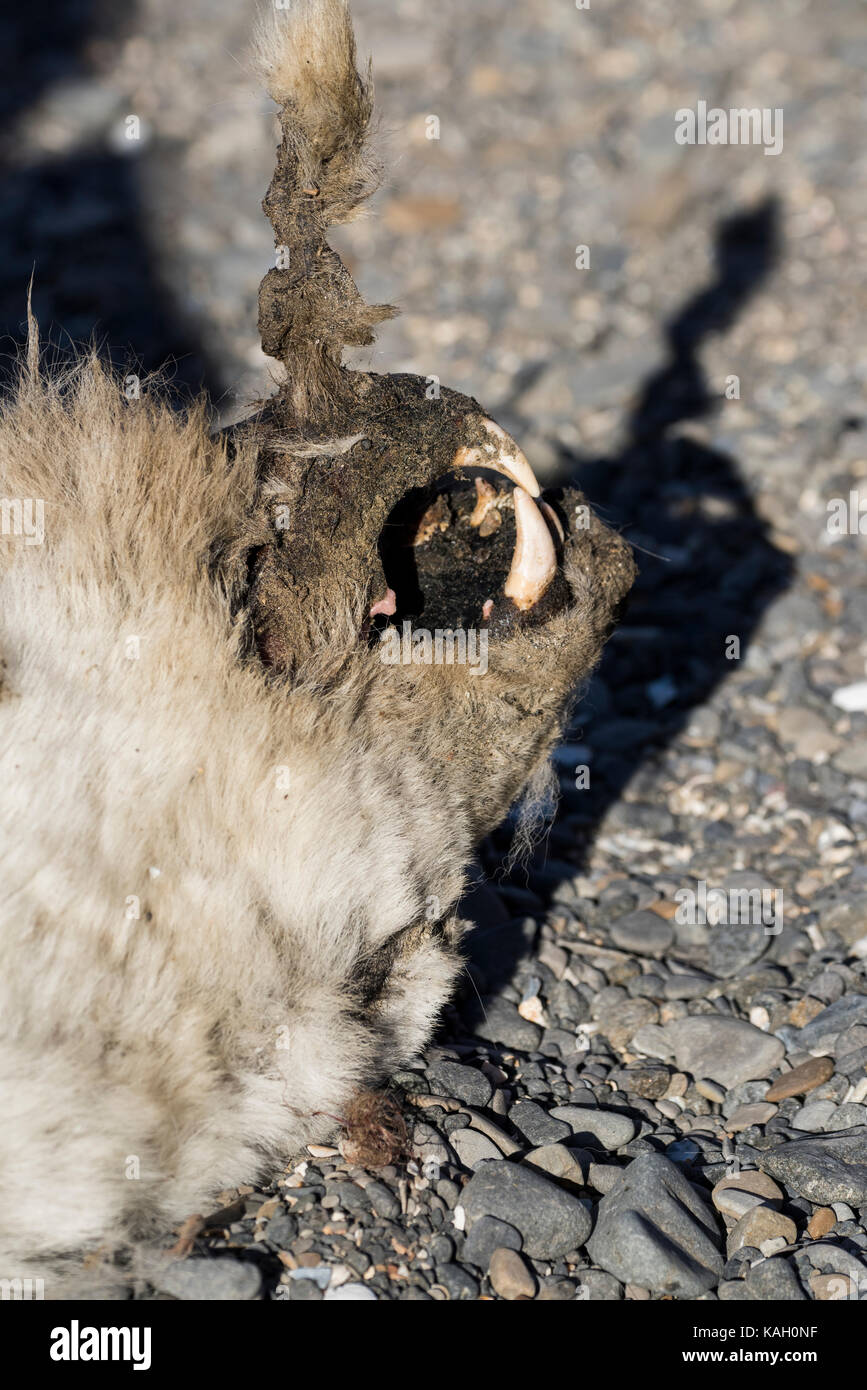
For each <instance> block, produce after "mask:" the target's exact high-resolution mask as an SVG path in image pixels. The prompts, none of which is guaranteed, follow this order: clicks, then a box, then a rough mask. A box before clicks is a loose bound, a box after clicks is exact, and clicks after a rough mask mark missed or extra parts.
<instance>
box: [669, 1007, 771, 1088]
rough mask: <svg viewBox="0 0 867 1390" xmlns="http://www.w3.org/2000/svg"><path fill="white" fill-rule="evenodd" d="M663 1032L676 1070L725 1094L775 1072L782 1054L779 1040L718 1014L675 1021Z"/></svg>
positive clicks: (734, 1019)
mask: <svg viewBox="0 0 867 1390" xmlns="http://www.w3.org/2000/svg"><path fill="white" fill-rule="evenodd" d="M663 1031H664V1033H665V1035H666V1039H667V1041H668V1043H669V1046H670V1048H671V1051H673V1053H674V1056H675V1058H676V1060H677V1065H678V1066H679V1067H682V1069H683V1070H684V1071H687V1072H690V1073H691V1074H692V1075H693V1076H701V1077H709V1078H710V1080H711V1081H718V1082H719V1084H720V1085H721V1086H723V1087H725V1089H726V1090H729V1089H730V1088H731V1087H732V1086H737V1085H739V1084H740V1083H741V1082H743V1081H751V1080H753V1079H754V1078H758V1077H765V1076H768V1075H769V1073H770V1072H772V1071H776V1069H777V1067H778V1066H779V1064H780V1062H781V1061H782V1059H783V1055H784V1053H785V1048H784V1046H783V1044H782V1042H781V1041H780V1039H779V1038H775V1037H773V1036H772V1035H771V1034H768V1033H763V1032H762V1031H761V1029H759V1028H754V1027H753V1025H752V1024H751V1023H745V1022H743V1021H742V1020H741V1019H738V1018H725V1017H722V1016H721V1015H719V1014H701V1015H698V1016H696V1017H693V1018H682V1019H677V1020H675V1022H673V1023H667V1024H666V1025H665V1027H664V1029H663Z"/></svg>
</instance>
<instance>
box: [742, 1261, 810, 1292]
mask: <svg viewBox="0 0 867 1390" xmlns="http://www.w3.org/2000/svg"><path fill="white" fill-rule="evenodd" d="M744 1282H745V1283H746V1289H747V1293H748V1294H749V1296H750V1298H755V1299H762V1300H765V1299H767V1300H768V1301H773V1300H775V1299H784V1300H787V1301H788V1302H791V1303H803V1302H806V1301H807V1295H806V1294H805V1293H804V1290H803V1289H802V1288H801V1283H800V1280H799V1279H798V1276H797V1274H796V1272H795V1268H794V1266H793V1265H792V1264H791V1263H790V1262H789V1261H788V1260H787V1259H785V1258H784V1257H783V1256H782V1255H774V1256H773V1257H772V1258H771V1259H769V1260H761V1261H760V1262H759V1263H758V1264H755V1265H753V1266H752V1268H751V1269H750V1271H749V1273H748V1275H747V1277H746V1280H745V1281H744Z"/></svg>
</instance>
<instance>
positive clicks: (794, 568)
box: [0, 0, 867, 1301]
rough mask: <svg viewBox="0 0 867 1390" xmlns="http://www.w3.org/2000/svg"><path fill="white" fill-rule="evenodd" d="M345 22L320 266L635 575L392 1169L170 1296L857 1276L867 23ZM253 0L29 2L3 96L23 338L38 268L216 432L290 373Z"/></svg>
mask: <svg viewBox="0 0 867 1390" xmlns="http://www.w3.org/2000/svg"><path fill="white" fill-rule="evenodd" d="M85 11H86V13H85ZM353 11H354V14H355V18H356V23H357V29H358V36H359V44H360V47H361V49H362V51H363V52H368V51H369V52H370V53H371V54H372V56H373V61H374V73H375V77H376V84H377V102H378V111H379V119H380V123H381V130H380V143H381V146H382V152H383V157H384V159H385V162H386V165H387V177H386V181H385V184H384V187H383V188H382V190H381V191H380V192H379V193H378V194H377V196H376V198H375V199H374V203H373V208H372V213H373V215H372V216H371V217H369V218H368V219H365V220H363V221H360V222H358V223H355V224H353V225H351V226H348V227H344V228H341V229H339V234H336V235H335V237H334V243H335V245H337V246H338V249H339V250H340V251H341V254H343V255H344V256H345V259H346V261H347V263H348V264H349V266H350V267H351V269H352V272H353V275H354V276H355V278H356V280H357V282H358V285H359V288H360V289H361V291H362V293H363V294H364V296H365V298H366V299H367V300H368V301H370V302H376V303H378V302H389V303H397V304H399V305H400V306H401V309H402V313H401V317H399V318H398V319H396V320H394V321H393V322H391V323H387V324H385V325H384V326H383V328H382V330H381V332H380V333H379V338H378V343H377V345H376V347H375V349H368V350H364V351H363V352H360V353H359V356H358V359H357V360H358V361H359V362H363V363H364V364H365V365H373V366H374V367H375V368H376V369H378V370H383V371H384V370H394V371H411V372H419V373H422V374H425V375H429V376H431V377H436V378H439V379H440V380H441V381H442V382H443V383H444V384H448V385H450V386H453V387H456V388H458V389H460V390H463V391H466V392H468V393H470V394H472V395H473V396H475V397H476V398H478V399H479V400H480V401H482V402H483V403H484V404H485V406H486V408H487V409H488V410H490V412H491V414H493V415H494V416H495V417H496V418H497V419H498V420H499V421H501V423H502V424H503V425H504V427H506V428H507V429H509V430H510V431H511V432H512V433H513V434H514V435H515V437H516V438H517V439H518V440H520V441H521V443H522V446H523V447H524V449H525V452H526V453H527V455H528V457H529V458H530V460H531V462H532V463H533V466H534V468H535V469H536V471H537V473H538V475H539V477H540V480H542V481H543V482H544V483H548V484H555V483H562V482H565V481H567V480H570V479H575V480H577V481H578V484H579V485H580V486H581V487H582V488H583V489H584V491H585V492H586V494H587V496H588V498H589V499H590V501H591V502H592V504H593V506H594V507H595V508H596V509H597V510H598V512H599V513H600V515H601V516H602V517H603V518H604V519H605V520H606V521H607V522H608V523H609V524H611V525H615V526H616V527H617V528H618V529H619V530H621V531H622V532H623V534H624V535H625V536H626V537H627V538H628V539H629V540H630V541H631V542H632V543H633V545H634V547H635V554H636V560H637V562H638V564H639V567H640V577H639V579H638V582H637V585H636V587H635V590H634V592H633V594H632V596H631V599H630V602H629V606H628V610H627V612H626V614H625V615H624V618H623V621H622V623H621V625H620V627H619V628H618V629H617V630H616V631H615V633H614V635H613V637H612V639H611V641H610V643H609V646H608V648H607V650H606V653H605V656H604V659H603V662H602V665H601V668H600V670H599V672H598V674H597V675H596V676H595V677H594V679H593V681H592V683H591V684H590V686H589V688H588V689H587V690H586V692H584V693H583V696H582V698H581V699H580V702H578V703H577V704H576V707H575V710H574V714H573V716H572V719H571V724H570V727H569V729H568V731H567V735H566V738H565V739H564V742H563V743H562V745H561V746H560V747H559V748H558V749H557V751H556V754H555V765H556V770H557V774H558V777H559V781H560V787H561V797H560V801H559V805H558V806H557V808H556V811H555V809H554V808H553V807H543V808H541V811H540V814H541V815H543V816H549V817H550V818H551V824H550V827H549V829H548V831H547V833H546V834H545V836H544V837H543V838H542V839H541V840H540V842H539V845H538V847H537V849H536V850H535V851H534V853H533V856H532V858H531V859H530V860H529V862H526V863H522V864H518V865H514V866H513V867H512V868H511V869H510V870H507V869H506V868H505V867H504V866H505V863H506V858H507V855H508V850H509V845H510V842H511V827H510V826H509V825H506V826H504V827H502V829H501V830H500V831H498V832H497V833H496V834H495V835H494V836H493V837H491V839H490V840H489V841H487V842H486V843H485V844H484V845H483V846H482V850H481V852H480V856H479V862H478V867H477V874H476V881H475V883H474V884H473V885H471V887H470V889H469V891H468V894H467V898H466V902H465V908H464V915H465V916H466V917H467V919H468V920H471V921H472V922H473V923H474V924H475V925H474V927H473V929H472V931H471V932H470V933H469V935H468V937H467V940H466V951H467V967H466V971H465V976H464V980H463V984H462V986H461V989H460V991H459V993H458V995H457V997H456V998H455V1000H454V1002H453V1004H452V1005H451V1006H450V1007H449V1009H448V1010H447V1011H446V1014H445V1017H444V1018H443V1021H442V1024H441V1027H440V1029H439V1031H438V1033H437V1035H436V1037H435V1039H434V1041H433V1042H432V1044H431V1046H430V1047H429V1048H428V1050H427V1051H426V1052H425V1053H424V1055H422V1056H419V1057H416V1058H409V1059H407V1062H406V1065H405V1067H404V1069H403V1070H401V1071H400V1072H399V1073H398V1074H396V1075H395V1076H394V1077H393V1078H392V1081H391V1083H390V1094H391V1095H392V1096H393V1098H394V1100H395V1101H396V1102H397V1104H398V1105H399V1107H400V1110H401V1112H402V1114H403V1116H404V1119H405V1122H406V1126H407V1135H408V1149H407V1156H406V1160H405V1161H404V1162H402V1163H395V1164H394V1165H391V1166H386V1167H384V1168H382V1167H381V1168H375V1169H374V1168H371V1169H363V1168H360V1167H358V1166H355V1165H354V1164H353V1162H352V1157H353V1156H352V1153H351V1151H350V1150H349V1149H347V1154H346V1156H344V1153H343V1150H342V1147H341V1138H340V1134H339V1132H338V1133H337V1135H336V1137H335V1142H334V1145H333V1146H331V1147H328V1146H323V1147H315V1148H313V1149H311V1150H310V1151H305V1152H304V1153H298V1154H288V1153H287V1155H286V1165H285V1168H284V1169H283V1170H282V1171H280V1172H275V1173H274V1174H273V1177H272V1180H271V1181H270V1183H268V1184H267V1185H265V1186H263V1187H262V1188H260V1189H255V1190H252V1189H241V1190H234V1189H233V1190H231V1191H226V1192H224V1193H222V1194H221V1196H220V1199H219V1210H215V1211H214V1212H212V1213H206V1214H205V1217H204V1221H202V1222H198V1223H195V1224H194V1226H193V1227H191V1229H190V1231H189V1232H187V1233H186V1235H185V1236H182V1238H181V1244H180V1246H179V1247H178V1249H179V1253H183V1254H184V1255H185V1257H184V1258H178V1259H176V1260H175V1261H174V1262H173V1263H171V1264H169V1265H167V1266H166V1271H165V1274H164V1277H163V1278H162V1279H161V1280H160V1282H159V1287H155V1286H149V1287H148V1288H146V1289H143V1290H142V1297H144V1298H169V1297H171V1298H176V1299H225V1300H256V1299H261V1300H281V1299H286V1300H291V1301H295V1300H305V1299H306V1300H317V1301H318V1300H325V1301H328V1300H346V1299H356V1300H361V1299H367V1300H402V1299H417V1300H431V1299H432V1300H442V1301H447V1300H473V1299H495V1300H499V1299H505V1300H527V1299H541V1300H547V1299H554V1300H570V1299H571V1300H605V1301H612V1300H648V1299H659V1298H663V1297H673V1298H678V1299H696V1300H713V1299H720V1300H798V1301H803V1300H810V1299H816V1300H830V1299H857V1298H860V1299H865V1298H867V863H865V856H864V842H865V838H867V564H865V559H867V405H865V374H867V357H865V352H864V335H863V330H862V324H863V322H864V321H865V318H867V302H865V301H867V294H865V278H864V273H863V265H864V254H865V249H867V221H865V209H867V191H865V190H867V154H865V141H864V128H863V110H864V98H865V91H864V67H865V58H867V37H865V30H864V24H863V10H862V8H861V6H860V5H858V4H857V3H855V0H851V3H850V2H849V0H824V3H821V4H820V3H819V0H812V3H810V2H809V0H780V3H779V4H777V5H773V6H770V5H763V4H762V3H760V0H696V3H695V4H693V5H691V6H689V7H687V11H686V12H682V11H681V10H678V12H677V14H676V15H675V13H674V11H673V10H672V7H671V6H670V5H664V4H662V3H661V0H648V3H643V4H638V3H636V0H612V3H609V4H606V5H602V4H599V5H597V4H596V3H595V0H593V3H592V4H591V5H590V7H589V8H587V9H579V8H577V7H576V5H575V4H573V3H572V2H571V0H525V3H523V4H522V5H521V6H519V7H515V6H513V5H508V4H507V3H506V2H505V0H476V3H475V4H474V5H472V6H467V5H461V4H457V3H456V0H443V3H441V4H439V5H437V6H435V7H432V6H430V5H429V4H427V3H424V0H388V3H386V0H355V3H354V5H353ZM253 13H254V6H253V5H252V4H249V5H248V4H246V3H238V0H234V3H228V0H189V3H187V4H185V5H184V6H183V7H181V6H177V5H170V4H169V3H167V0H142V3H139V4H136V5H134V6H133V7H132V8H131V9H129V10H127V9H125V11H124V15H123V18H122V19H119V18H118V17H117V16H113V15H112V14H111V12H108V11H106V12H104V11H103V9H102V7H101V6H100V5H98V4H95V5H93V6H92V7H90V8H89V9H88V7H87V6H83V7H81V13H80V14H79V12H78V11H77V10H76V12H75V17H70V18H68V19H67V21H66V23H67V26H68V27H67V29H64V28H63V26H62V25H58V26H57V28H56V29H55V30H54V31H51V32H47V33H46V32H45V30H46V29H50V26H44V24H43V20H42V19H40V18H39V17H38V16H36V17H34V18H32V19H30V20H28V19H27V18H26V17H20V16H19V17H15V18H11V17H7V18H5V19H4V20H3V21H2V28H3V29H4V30H7V31H9V32H8V34H7V37H9V38H10V41H13V42H15V43H16V44H17V45H18V49H19V51H20V52H21V53H22V55H23V57H22V62H23V58H24V57H29V60H30V69H31V71H32V73H33V74H35V76H34V80H33V81H29V82H28V81H25V80H24V79H23V77H16V78H15V79H14V81H13V82H12V84H11V86H10V89H9V91H7V93H6V95H5V97H4V101H3V108H2V129H3V136H2V156H3V161H4V164H5V166H6V168H5V172H4V180H5V186H6V188H7V189H8V198H7V199H6V201H5V203H4V209H3V211H2V213H0V246H2V248H3V250H4V252H5V254H4V256H2V257H0V315H2V324H3V332H4V333H5V334H6V335H7V349H8V347H9V345H10V339H15V338H19V337H20V330H21V321H22V320H23V318H24V295H25V291H26V283H27V280H28V279H29V277H30V273H31V268H33V267H34V266H35V270H34V276H35V278H34V291H33V299H34V308H35V311H36V313H37V314H38V316H39V317H40V320H41V321H42V324H43V327H44V329H45V330H46V332H48V331H49V325H52V327H51V329H50V336H51V338H52V340H53V341H54V342H55V343H56V344H58V346H59V347H61V348H62V345H63V342H64V341H65V336H68V337H71V338H72V339H75V340H81V339H87V338H88V337H89V336H91V335H92V334H95V335H96V336H97V337H98V339H99V340H100V341H101V342H102V343H103V344H104V346H105V350H106V351H107V352H109V353H111V355H112V356H113V357H114V358H115V360H116V361H119V362H129V363H131V364H132V365H131V366H130V370H136V371H139V372H142V373H144V374H147V373H148V372H150V371H152V370H154V369H156V368H157V367H158V366H159V365H160V364H161V363H162V362H163V361H165V360H166V359H167V358H168V359H171V360H172V361H173V362H174V364H175V365H174V367H173V372H174V378H175V383H176V387H177V389H178V392H179V393H180V394H182V393H183V392H185V391H187V390H189V389H193V388H197V387H198V386H200V385H202V384H204V385H205V386H206V387H207V388H208V389H209V390H210V391H211V392H212V394H213V396H214V398H215V400H216V401H217V404H218V410H219V413H220V418H221V419H222V420H229V419H232V418H236V417H238V416H240V415H242V414H243V413H244V411H245V409H246V408H247V405H248V403H249V402H250V401H252V400H254V399H256V398H257V396H259V395H261V394H263V393H267V392H268V391H269V389H270V388H269V372H268V359H266V358H265V357H264V356H263V354H262V352H261V349H260V347H259V345H258V339H257V337H256V292H257V289H258V285H259V281H260V279H261V277H262V275H263V273H264V271H265V270H266V269H267V267H268V266H269V265H270V264H271V262H272V248H271V241H270V229H269V227H268V224H267V222H266V220H265V218H264V217H263V215H262V212H261V210H260V207H259V202H260V199H261V197H262V195H263V193H264V190H265V188H266V186H267V184H268V180H269V178H270V173H271V167H272V160H273V150H274V131H273V126H272V118H271V116H270V114H269V111H270V103H269V102H268V101H267V100H266V99H265V98H264V97H263V96H262V95H261V94H260V93H259V92H258V91H257V86H256V81H255V78H254V76H253V75H252V72H251V70H250V65H249V62H248V58H247V52H246V48H247V36H248V34H249V31H250V26H251V18H252V15H253ZM37 19H38V29H37V28H34V29H33V31H31V29H30V28H28V25H33V26H36V23H37ZM40 31H41V32H40ZM698 102H707V105H708V107H715V108H723V109H725V110H729V109H732V108H753V107H758V108H762V109H763V110H765V109H766V110H768V111H771V112H774V111H777V110H779V111H781V112H782V113H783V122H782V125H781V127H780V129H781V132H782V147H781V148H780V149H779V151H778V152H777V153H771V152H770V151H769V149H768V147H767V145H766V146H765V147H764V148H763V146H762V144H756V143H753V144H748V145H743V144H742V145H733V144H720V145H713V144H707V145H703V146H702V145H698V144H696V145H690V144H679V143H678V142H677V141H676V139H675V129H676V120H675V113H676V112H677V111H679V110H681V109H683V108H689V109H691V108H694V107H695V106H696V104H697V103H698ZM130 116H134V117H136V118H137V120H138V126H137V127H134V128H135V129H137V131H138V138H133V139H129V138H127V137H128V132H129V130H130V129H131V127H130V126H129V124H128V122H129V118H130ZM432 137H433V138H432ZM177 1240H178V1235H177V1233H169V1232H167V1233H166V1246H167V1247H168V1246H169V1245H172V1244H173V1243H174V1242H176V1241H177Z"/></svg>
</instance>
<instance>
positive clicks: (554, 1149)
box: [523, 1144, 592, 1187]
mask: <svg viewBox="0 0 867 1390" xmlns="http://www.w3.org/2000/svg"><path fill="white" fill-rule="evenodd" d="M580 1152H581V1151H580V1150H579V1151H578V1153H579V1154H580ZM523 1162H524V1163H529V1164H530V1165H531V1166H532V1167H533V1168H538V1169H539V1170H540V1171H541V1172H543V1173H547V1174H548V1175H549V1176H550V1177H552V1178H557V1179H558V1180H559V1181H560V1182H569V1183H573V1184H574V1185H575V1186H576V1187H583V1185H584V1183H585V1181H586V1176H587V1174H586V1171H585V1169H584V1168H582V1166H581V1163H580V1162H579V1159H578V1157H577V1156H576V1154H575V1152H574V1150H572V1149H567V1147H566V1145H565V1144H545V1145H543V1146H542V1147H541V1148H539V1149H532V1150H531V1151H530V1153H528V1154H526V1155H525V1157H524V1159H523ZM587 1166H588V1169H589V1167H590V1166H592V1165H589V1164H588V1165H587Z"/></svg>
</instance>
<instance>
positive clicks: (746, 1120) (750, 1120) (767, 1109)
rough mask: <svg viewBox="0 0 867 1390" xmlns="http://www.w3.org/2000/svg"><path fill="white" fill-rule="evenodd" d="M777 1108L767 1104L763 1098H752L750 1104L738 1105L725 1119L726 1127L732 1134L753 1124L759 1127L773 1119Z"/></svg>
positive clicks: (749, 1127)
mask: <svg viewBox="0 0 867 1390" xmlns="http://www.w3.org/2000/svg"><path fill="white" fill-rule="evenodd" d="M778 1109H779V1107H778V1106H776V1105H769V1104H768V1102H767V1101H764V1100H754V1101H753V1102H752V1103H751V1104H750V1105H739V1106H738V1107H737V1109H736V1110H733V1111H732V1113H731V1114H730V1115H729V1117H728V1119H727V1120H726V1129H727V1130H729V1131H730V1132H731V1133H732V1134H739V1133H740V1131H741V1130H743V1129H751V1128H752V1126H753V1125H757V1126H758V1127H759V1128H761V1126H762V1125H766V1124H767V1123H768V1120H771V1119H773V1117H774V1116H775V1115H776V1113H777V1111H778Z"/></svg>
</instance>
